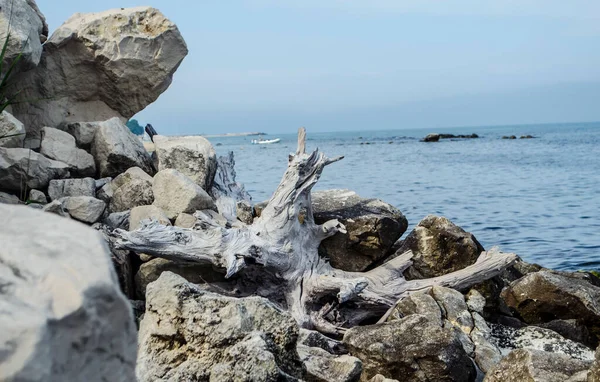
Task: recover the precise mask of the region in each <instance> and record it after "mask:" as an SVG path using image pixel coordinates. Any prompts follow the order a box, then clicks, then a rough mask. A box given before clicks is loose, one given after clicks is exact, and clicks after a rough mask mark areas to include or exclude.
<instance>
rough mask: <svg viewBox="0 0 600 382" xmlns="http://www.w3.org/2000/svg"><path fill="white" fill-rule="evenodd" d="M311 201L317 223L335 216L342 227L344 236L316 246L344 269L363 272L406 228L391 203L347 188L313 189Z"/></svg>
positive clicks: (405, 221)
mask: <svg viewBox="0 0 600 382" xmlns="http://www.w3.org/2000/svg"><path fill="white" fill-rule="evenodd" d="M312 204H313V213H314V217H315V222H316V223H317V224H322V223H324V222H326V221H328V220H331V219H338V220H339V221H340V222H341V223H342V224H344V225H345V226H346V230H347V231H348V233H347V234H346V235H343V234H337V235H335V236H333V237H330V238H328V239H326V240H324V241H323V242H322V243H321V247H320V249H319V251H320V253H321V254H322V255H323V256H327V257H328V258H329V259H330V261H331V265H333V266H334V267H336V268H339V269H343V270H346V271H363V270H365V269H366V268H367V267H368V266H369V265H371V264H373V263H374V262H375V261H377V260H379V259H381V258H382V257H384V256H385V255H386V254H387V252H388V251H389V250H390V249H391V248H392V246H393V245H394V243H395V242H396V240H398V238H400V236H402V234H403V233H404V232H405V231H406V228H407V227H408V222H407V220H406V218H405V217H404V215H402V213H401V212H400V211H399V210H398V209H396V208H395V207H393V206H392V205H390V204H387V203H385V202H382V201H381V200H378V199H364V198H361V197H360V196H358V195H357V194H356V193H355V192H353V191H349V190H326V191H315V192H313V193H312Z"/></svg>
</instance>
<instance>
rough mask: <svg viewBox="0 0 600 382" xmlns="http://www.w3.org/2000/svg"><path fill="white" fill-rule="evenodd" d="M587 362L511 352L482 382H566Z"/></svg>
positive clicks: (538, 353)
mask: <svg viewBox="0 0 600 382" xmlns="http://www.w3.org/2000/svg"><path fill="white" fill-rule="evenodd" d="M588 366H589V362H582V361H578V360H574V359H572V358H569V357H567V356H565V355H564V354H555V353H550V352H544V351H539V350H525V349H519V350H515V351H512V352H511V353H510V354H509V355H508V356H506V357H504V358H503V359H502V361H500V363H499V364H498V365H496V367H494V369H492V370H491V371H490V372H488V374H487V375H486V376H485V379H484V382H523V381H531V382H566V381H567V380H568V379H569V378H571V377H573V376H574V375H576V374H578V373H580V372H582V371H584V370H586V369H587V368H588Z"/></svg>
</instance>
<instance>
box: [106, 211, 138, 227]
mask: <svg viewBox="0 0 600 382" xmlns="http://www.w3.org/2000/svg"><path fill="white" fill-rule="evenodd" d="M130 214H131V211H123V212H113V213H112V214H109V215H108V216H107V217H106V218H105V219H104V220H102V224H105V225H107V226H109V227H110V228H112V229H117V228H120V229H124V230H129V215H130Z"/></svg>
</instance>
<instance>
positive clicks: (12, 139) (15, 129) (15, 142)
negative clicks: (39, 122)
mask: <svg viewBox="0 0 600 382" xmlns="http://www.w3.org/2000/svg"><path fill="white" fill-rule="evenodd" d="M2 14H3V13H2ZM0 28H1V27H0ZM0 30H4V29H0ZM3 41H4V40H3ZM24 140H25V125H23V124H22V123H21V121H19V120H18V119H16V118H15V117H13V115H12V114H10V113H9V112H7V111H6V110H5V111H3V112H2V113H1V114H0V147H23V141H24Z"/></svg>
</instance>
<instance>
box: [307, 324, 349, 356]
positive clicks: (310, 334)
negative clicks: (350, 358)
mask: <svg viewBox="0 0 600 382" xmlns="http://www.w3.org/2000/svg"><path fill="white" fill-rule="evenodd" d="M298 345H304V346H308V347H312V348H321V349H323V350H325V351H326V352H328V353H329V354H337V355H342V354H348V349H346V345H344V343H343V342H340V341H338V340H334V339H333V338H329V337H327V336H325V335H323V334H321V333H320V332H317V331H315V330H308V329H303V328H300V335H299V336H298Z"/></svg>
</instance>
